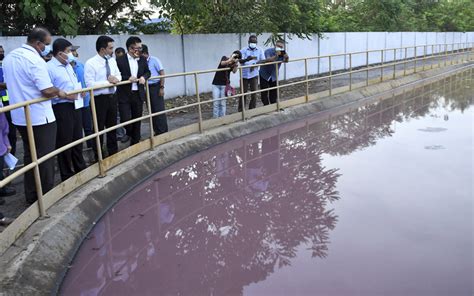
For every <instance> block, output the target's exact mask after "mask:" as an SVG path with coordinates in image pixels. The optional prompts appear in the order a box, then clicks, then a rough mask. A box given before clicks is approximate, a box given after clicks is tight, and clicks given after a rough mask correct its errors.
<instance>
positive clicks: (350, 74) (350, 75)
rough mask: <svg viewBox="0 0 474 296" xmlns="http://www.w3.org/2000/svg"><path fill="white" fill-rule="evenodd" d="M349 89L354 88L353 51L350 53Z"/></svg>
mask: <svg viewBox="0 0 474 296" xmlns="http://www.w3.org/2000/svg"><path fill="white" fill-rule="evenodd" d="M349 90H352V53H350V54H349Z"/></svg>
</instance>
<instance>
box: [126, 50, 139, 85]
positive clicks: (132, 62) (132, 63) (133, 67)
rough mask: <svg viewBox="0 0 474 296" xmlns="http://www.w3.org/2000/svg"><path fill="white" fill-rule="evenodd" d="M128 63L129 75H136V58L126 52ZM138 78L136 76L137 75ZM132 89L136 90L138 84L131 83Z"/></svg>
mask: <svg viewBox="0 0 474 296" xmlns="http://www.w3.org/2000/svg"><path fill="white" fill-rule="evenodd" d="M127 58H128V65H129V66H130V75H132V76H135V77H137V75H138V59H136V58H134V57H132V56H131V55H130V54H128V53H127ZM137 78H138V77H137ZM132 90H138V84H137V83H132Z"/></svg>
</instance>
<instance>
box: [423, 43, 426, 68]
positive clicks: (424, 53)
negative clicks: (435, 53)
mask: <svg viewBox="0 0 474 296" xmlns="http://www.w3.org/2000/svg"><path fill="white" fill-rule="evenodd" d="M425 64H426V45H425V46H424V47H423V71H425Z"/></svg>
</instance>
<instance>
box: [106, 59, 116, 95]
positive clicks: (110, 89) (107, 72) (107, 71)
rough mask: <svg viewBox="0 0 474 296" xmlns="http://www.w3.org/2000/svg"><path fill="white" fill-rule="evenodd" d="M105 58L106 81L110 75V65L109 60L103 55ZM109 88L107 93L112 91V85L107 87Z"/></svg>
mask: <svg viewBox="0 0 474 296" xmlns="http://www.w3.org/2000/svg"><path fill="white" fill-rule="evenodd" d="M104 59H105V75H106V77H105V78H106V80H107V81H108V80H109V76H110V65H109V60H108V59H107V58H106V57H104ZM108 90H109V93H113V92H114V88H113V87H109V88H108Z"/></svg>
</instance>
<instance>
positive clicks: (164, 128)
mask: <svg viewBox="0 0 474 296" xmlns="http://www.w3.org/2000/svg"><path fill="white" fill-rule="evenodd" d="M150 103H151V112H152V113H155V112H160V111H164V110H165V98H164V97H163V96H160V84H159V83H155V84H150ZM153 131H154V132H155V136H156V135H159V134H163V133H166V132H168V120H167V118H166V114H161V115H158V116H155V117H153Z"/></svg>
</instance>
